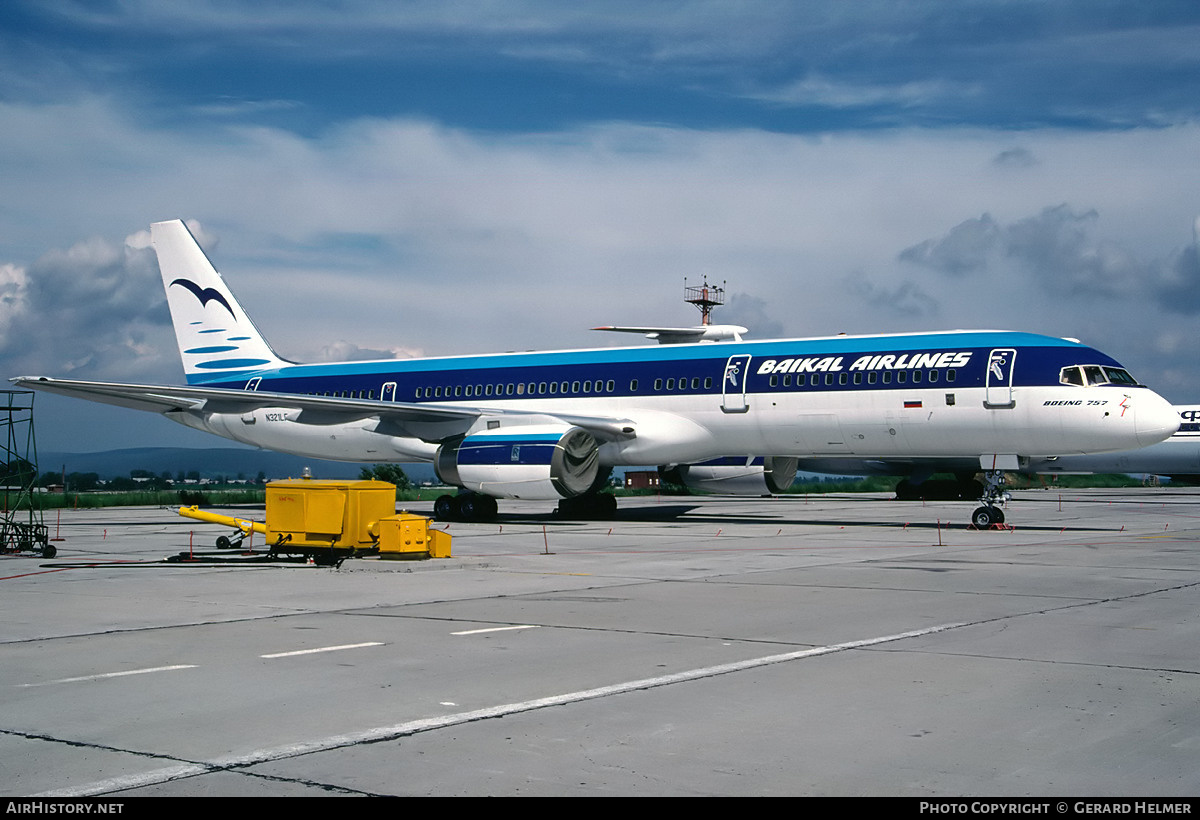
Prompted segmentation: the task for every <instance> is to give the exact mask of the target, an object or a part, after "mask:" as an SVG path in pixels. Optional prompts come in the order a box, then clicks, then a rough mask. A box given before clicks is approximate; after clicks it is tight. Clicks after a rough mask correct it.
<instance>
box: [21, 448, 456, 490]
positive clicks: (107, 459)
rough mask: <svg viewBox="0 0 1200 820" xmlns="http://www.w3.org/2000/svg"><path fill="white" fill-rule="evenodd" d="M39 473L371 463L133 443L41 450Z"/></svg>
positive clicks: (279, 473) (428, 475)
mask: <svg viewBox="0 0 1200 820" xmlns="http://www.w3.org/2000/svg"><path fill="white" fill-rule="evenodd" d="M37 460H38V470H39V472H42V473H46V472H55V473H57V472H60V471H62V470H64V468H65V470H66V472H67V473H68V474H70V473H96V474H98V475H99V476H100V477H101V478H102V479H111V478H116V477H118V476H122V477H125V478H128V477H129V473H130V471H131V470H148V471H149V472H151V473H153V474H155V475H162V474H163V473H170V474H171V477H172V478H174V477H175V476H176V475H177V474H178V473H179V472H181V471H182V472H184V473H189V472H192V471H195V472H198V473H199V474H200V477H201V478H208V479H212V478H216V477H217V476H225V477H226V478H237V477H238V476H239V475H240V476H242V477H243V478H254V477H256V476H257V475H258V474H259V473H260V472H261V473H264V474H265V475H266V477H267V479H268V480H271V479H280V478H298V477H299V476H300V475H301V474H302V472H303V470H304V468H305V467H308V468H309V470H310V471H311V472H312V477H313V478H318V479H322V478H327V479H334V478H358V476H359V472H360V471H361V470H362V468H363V467H367V466H370V465H367V464H360V463H357V462H350V461H326V460H324V459H319V458H305V457H303V456H293V455H288V454H287V453H275V452H271V451H270V450H254V449H249V448H240V447H213V448H205V449H203V450H201V449H197V448H189V447H134V448H131V449H127V450H107V451H105V452H101V453H64V452H55V451H45V452H40V453H38V459H37ZM404 472H405V473H406V474H407V475H408V477H409V478H410V479H412V480H413V481H414V482H418V483H419V482H422V481H426V480H431V479H432V478H433V465H431V464H405V465H404Z"/></svg>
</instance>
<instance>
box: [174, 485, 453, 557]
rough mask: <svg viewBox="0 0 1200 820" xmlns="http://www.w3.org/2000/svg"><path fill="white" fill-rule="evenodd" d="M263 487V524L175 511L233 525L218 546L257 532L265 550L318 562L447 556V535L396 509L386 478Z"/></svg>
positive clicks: (231, 544) (237, 543)
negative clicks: (358, 557)
mask: <svg viewBox="0 0 1200 820" xmlns="http://www.w3.org/2000/svg"><path fill="white" fill-rule="evenodd" d="M266 489H267V492H266V496H267V505H266V506H267V510H266V513H267V515H266V518H267V520H266V523H261V522H258V521H249V520H247V519H244V518H233V517H231V516H227V515H221V514H220V513H212V512H206V511H204V510H200V509H198V508H196V507H182V508H180V509H179V511H178V512H179V514H180V515H182V516H184V517H186V518H194V519H197V520H199V521H208V522H211V523H214V524H225V525H227V526H230V527H234V528H235V529H237V530H238V532H237V533H235V534H234V536H233V538H228V537H226V536H221V537H220V538H218V539H217V546H218V547H219V548H220V549H229V548H236V547H239V546H241V544H242V542H243V540H244V539H246V538H248V537H250V535H251V533H261V534H262V535H263V536H264V537H263V541H264V542H265V544H264V545H265V546H266V547H267V550H268V552H269V553H270V555H272V556H275V555H309V556H316V557H317V558H318V559H319V560H318V563H320V562H321V561H322V560H324V561H329V562H334V563H339V564H340V563H341V560H342V559H343V558H347V557H350V556H353V555H362V554H366V553H375V552H378V553H379V555H380V556H381V557H384V558H449V557H450V534H449V533H445V532H441V531H438V530H434V529H432V528H431V527H430V524H431V522H430V520H429V519H428V518H424V517H422V516H419V515H412V514H410V513H407V512H402V513H400V514H396V486H395V485H394V484H390V483H388V482H386V481H369V480H363V481H314V480H312V479H288V480H287V481H272V482H271V483H269V484H267V488H266Z"/></svg>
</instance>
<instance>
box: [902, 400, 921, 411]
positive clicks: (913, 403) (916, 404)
mask: <svg viewBox="0 0 1200 820" xmlns="http://www.w3.org/2000/svg"><path fill="white" fill-rule="evenodd" d="M920 406H921V402H919V401H906V402H904V407H905V409H908V408H909V407H920Z"/></svg>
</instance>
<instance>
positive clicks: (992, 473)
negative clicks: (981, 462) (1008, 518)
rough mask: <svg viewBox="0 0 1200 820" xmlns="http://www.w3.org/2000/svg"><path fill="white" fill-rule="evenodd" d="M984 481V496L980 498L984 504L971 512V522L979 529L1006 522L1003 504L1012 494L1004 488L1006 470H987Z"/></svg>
mask: <svg viewBox="0 0 1200 820" xmlns="http://www.w3.org/2000/svg"><path fill="white" fill-rule="evenodd" d="M983 481H984V484H985V486H984V489H983V496H982V497H981V498H980V499H979V501H980V502H981V503H982V504H983V506H982V507H978V508H976V510H975V512H973V513H971V523H972V524H973V525H975V527H976V528H978V529H981V530H986V529H989V528H991V527H992V525H994V524H1003V523H1004V510H1003V506H1004V504H1006V503H1007V502H1008V500H1009V499H1010V498H1011V497H1012V495H1011V494H1010V493H1008V492H1006V491H1005V490H1004V472H1003V471H1001V470H987V471H985V472H984V474H983Z"/></svg>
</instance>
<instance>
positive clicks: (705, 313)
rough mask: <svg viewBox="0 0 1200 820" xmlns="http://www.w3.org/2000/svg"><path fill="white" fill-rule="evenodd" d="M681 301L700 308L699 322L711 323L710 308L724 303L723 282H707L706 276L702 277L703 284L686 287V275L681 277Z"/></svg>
mask: <svg viewBox="0 0 1200 820" xmlns="http://www.w3.org/2000/svg"><path fill="white" fill-rule="evenodd" d="M683 301H685V302H690V303H691V304H693V305H695V306H696V307H698V308H699V309H700V323H701V324H703V325H708V324H711V323H712V309H713V308H715V307H717V306H719V305H723V304H725V282H724V281H722V282H721V286H720V287H717V286H716V285H710V284H708V276H707V275H706V276H705V277H704V284H703V285H700V286H695V285H693V286H692V287H688V283H687V277H686V276H685V277H684V278H683Z"/></svg>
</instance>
